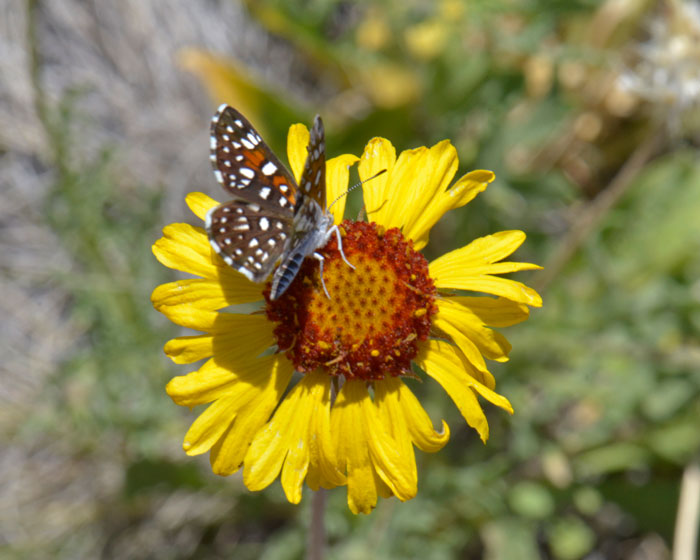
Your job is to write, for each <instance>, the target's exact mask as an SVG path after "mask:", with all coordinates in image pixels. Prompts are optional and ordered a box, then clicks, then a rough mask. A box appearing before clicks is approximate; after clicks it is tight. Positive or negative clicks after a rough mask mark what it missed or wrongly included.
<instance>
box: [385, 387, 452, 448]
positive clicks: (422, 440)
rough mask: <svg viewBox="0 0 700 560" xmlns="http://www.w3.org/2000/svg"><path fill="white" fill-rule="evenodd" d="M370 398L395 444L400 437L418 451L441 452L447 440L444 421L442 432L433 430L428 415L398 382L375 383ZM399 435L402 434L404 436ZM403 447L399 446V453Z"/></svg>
mask: <svg viewBox="0 0 700 560" xmlns="http://www.w3.org/2000/svg"><path fill="white" fill-rule="evenodd" d="M374 395H375V404H376V406H377V410H378V412H379V415H380V417H381V418H382V421H383V423H384V426H385V427H386V428H387V431H388V432H389V433H390V434H391V435H392V437H393V438H394V439H395V440H397V442H400V438H404V439H406V440H408V441H409V443H410V442H413V444H414V445H415V446H416V447H418V448H419V449H421V450H423V451H425V452H427V453H434V452H436V451H439V450H440V449H442V448H443V447H444V445H445V444H446V443H447V442H448V440H449V439H450V428H449V426H448V425H447V424H446V423H445V421H444V420H443V421H442V432H437V431H435V428H433V422H432V420H430V417H429V416H428V413H427V412H425V410H424V409H423V407H422V406H421V404H420V402H419V401H418V399H417V398H416V397H415V395H414V394H413V393H412V392H411V390H410V389H409V388H408V387H407V386H406V384H405V383H404V382H403V381H401V380H400V379H398V378H396V377H387V378H385V379H383V380H381V381H376V382H375V383H374ZM399 432H405V435H404V434H399ZM404 445H405V444H404ZM404 445H401V443H400V447H402V450H403V447H404ZM410 451H411V452H412V449H411V450H410Z"/></svg>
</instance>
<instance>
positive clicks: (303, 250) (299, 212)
mask: <svg viewBox="0 0 700 560" xmlns="http://www.w3.org/2000/svg"><path fill="white" fill-rule="evenodd" d="M307 151H308V154H307V156H306V163H305V165H304V171H303V172H302V174H301V180H300V181H299V193H298V195H297V202H296V205H295V207H294V227H293V237H292V241H291V243H290V246H289V248H288V249H287V250H286V251H285V253H284V255H283V260H282V262H281V264H280V266H279V268H278V269H277V270H276V271H275V276H274V277H273V279H272V288H271V290H270V298H271V299H273V300H274V299H276V298H278V297H279V296H280V295H281V294H283V293H284V291H285V290H286V289H287V288H288V287H289V285H290V284H291V283H292V281H293V280H294V278H295V277H296V275H297V273H298V272H299V269H300V268H301V265H302V263H303V262H304V259H305V258H306V257H308V256H310V255H313V256H314V257H315V258H317V259H318V260H319V261H320V262H321V281H322V282H323V256H322V255H320V254H319V253H316V249H318V248H319V247H322V246H324V245H325V244H326V243H327V242H328V239H329V238H330V236H331V234H332V233H333V232H334V231H336V232H337V228H334V227H333V216H332V215H331V214H330V212H328V211H327V209H326V146H325V140H324V130H323V122H322V121H321V117H319V116H316V118H315V119H314V125H313V127H312V129H311V132H310V134H309V144H308V146H307ZM324 290H325V284H324ZM326 294H328V292H326Z"/></svg>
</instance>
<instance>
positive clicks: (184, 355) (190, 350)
mask: <svg viewBox="0 0 700 560" xmlns="http://www.w3.org/2000/svg"><path fill="white" fill-rule="evenodd" d="M163 350H164V352H165V354H166V355H167V356H168V358H170V359H171V360H172V361H173V362H175V363H176V364H191V363H193V362H198V361H199V360H203V359H204V358H208V357H210V356H212V355H213V354H214V337H213V336H212V335H210V334H198V335H195V336H180V337H178V338H173V339H172V340H169V341H168V342H167V343H166V345H165V348H164V349H163Z"/></svg>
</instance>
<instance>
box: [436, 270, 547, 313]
mask: <svg viewBox="0 0 700 560" xmlns="http://www.w3.org/2000/svg"><path fill="white" fill-rule="evenodd" d="M430 274H431V276H432V271H431V273H430ZM434 280H435V286H436V287H438V288H452V289H456V290H471V291H473V292H483V293H485V294H493V295H494V296H501V297H504V298H508V299H510V300H513V301H516V302H519V303H525V304H527V305H532V306H533V307H542V298H541V297H540V295H539V294H538V293H537V292H536V291H535V290H533V289H532V288H530V287H528V286H526V285H525V284H523V283H521V282H516V281H515V280H509V279H507V278H499V277H498V276H489V275H483V276H464V277H462V278H454V277H449V276H444V277H442V278H434Z"/></svg>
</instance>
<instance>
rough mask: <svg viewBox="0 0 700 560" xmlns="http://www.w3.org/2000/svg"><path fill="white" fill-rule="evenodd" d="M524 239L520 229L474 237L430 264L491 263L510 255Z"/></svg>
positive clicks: (466, 265) (469, 265) (448, 267)
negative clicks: (465, 244) (466, 243)
mask: <svg viewBox="0 0 700 560" xmlns="http://www.w3.org/2000/svg"><path fill="white" fill-rule="evenodd" d="M524 241H525V234H524V233H523V232H522V231H518V230H513V231H499V232H498V233H494V234H492V235H486V236H484V237H479V238H478V239H475V240H474V241H472V242H471V243H469V245H467V246H465V247H462V248H461V249H456V250H454V251H451V252H449V253H446V254H445V255H443V256H442V257H439V258H438V259H435V260H434V261H433V262H432V263H431V266H435V267H436V270H440V271H442V270H443V269H446V270H451V269H452V268H459V267H461V268H472V267H476V266H483V265H486V264H492V263H495V262H498V261H500V260H503V259H505V258H506V257H507V256H509V255H511V254H512V253H513V252H514V251H515V250H516V249H517V248H518V247H520V246H521V245H522V244H523V242H524Z"/></svg>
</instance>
